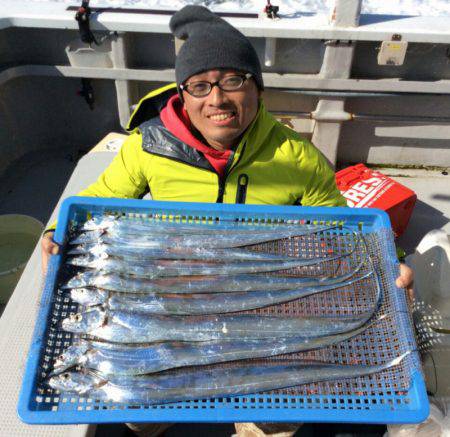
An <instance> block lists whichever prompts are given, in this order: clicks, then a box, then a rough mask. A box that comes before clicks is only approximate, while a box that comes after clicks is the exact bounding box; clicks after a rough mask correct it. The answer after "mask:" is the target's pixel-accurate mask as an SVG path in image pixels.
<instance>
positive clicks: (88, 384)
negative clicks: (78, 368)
mask: <svg viewBox="0 0 450 437" xmlns="http://www.w3.org/2000/svg"><path fill="white" fill-rule="evenodd" d="M103 382H104V380H103V379H102V378H100V377H99V376H98V375H96V374H94V373H91V372H64V373H60V374H59V375H54V376H51V377H50V378H49V379H48V380H47V384H48V385H49V386H50V387H51V388H53V389H54V390H58V391H60V392H70V393H78V394H80V395H83V394H85V393H88V392H89V391H91V390H93V389H95V388H96V387H99V386H101V385H102V383H103Z"/></svg>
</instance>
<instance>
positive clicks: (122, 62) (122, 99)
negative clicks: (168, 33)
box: [111, 33, 132, 130]
mask: <svg viewBox="0 0 450 437" xmlns="http://www.w3.org/2000/svg"><path fill="white" fill-rule="evenodd" d="M126 48H127V44H126V35H125V34H124V33H120V34H117V35H116V36H115V37H114V38H113V39H112V41H111V49H112V53H111V55H112V56H111V57H112V63H113V68H121V69H126V68H127V51H126ZM114 82H115V85H116V94H117V109H118V112H119V121H120V125H121V126H122V128H123V129H124V130H125V126H126V125H127V123H128V120H129V119H130V115H131V110H130V108H131V105H132V98H131V89H130V82H129V81H128V80H115V81H114Z"/></svg>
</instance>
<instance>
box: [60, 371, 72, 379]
mask: <svg viewBox="0 0 450 437" xmlns="http://www.w3.org/2000/svg"><path fill="white" fill-rule="evenodd" d="M69 378H70V375H69V374H68V373H63V374H62V375H61V379H64V380H67V379H69Z"/></svg>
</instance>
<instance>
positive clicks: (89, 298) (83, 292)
mask: <svg viewBox="0 0 450 437" xmlns="http://www.w3.org/2000/svg"><path fill="white" fill-rule="evenodd" d="M108 296H109V293H108V292H107V291H105V290H99V289H96V288H72V290H70V297H71V299H72V300H73V301H75V302H77V303H79V304H81V305H84V306H88V307H92V306H95V305H101V304H103V303H105V302H106V300H107V299H108Z"/></svg>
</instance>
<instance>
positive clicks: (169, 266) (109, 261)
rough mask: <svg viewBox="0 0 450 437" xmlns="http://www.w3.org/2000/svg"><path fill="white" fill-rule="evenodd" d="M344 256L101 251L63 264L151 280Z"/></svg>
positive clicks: (306, 263)
mask: <svg viewBox="0 0 450 437" xmlns="http://www.w3.org/2000/svg"><path fill="white" fill-rule="evenodd" d="M345 256H346V255H334V256H328V257H325V258H292V259H291V260H287V261H229V262H217V263H216V262H201V261H194V260H150V261H145V260H137V259H136V260H124V259H118V258H112V257H109V256H108V255H106V254H103V255H102V256H100V257H97V256H95V255H86V256H76V257H73V258H67V260H66V263H67V264H70V265H75V266H78V267H86V268H90V269H95V270H98V271H101V272H103V273H116V274H120V275H131V276H136V277H139V278H146V279H153V278H158V277H161V276H197V275H233V274H240V273H259V272H273V271H277V270H288V269H292V268H296V267H305V266H311V265H314V264H318V263H321V262H331V261H335V260H337V259H340V258H343V257H345Z"/></svg>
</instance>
